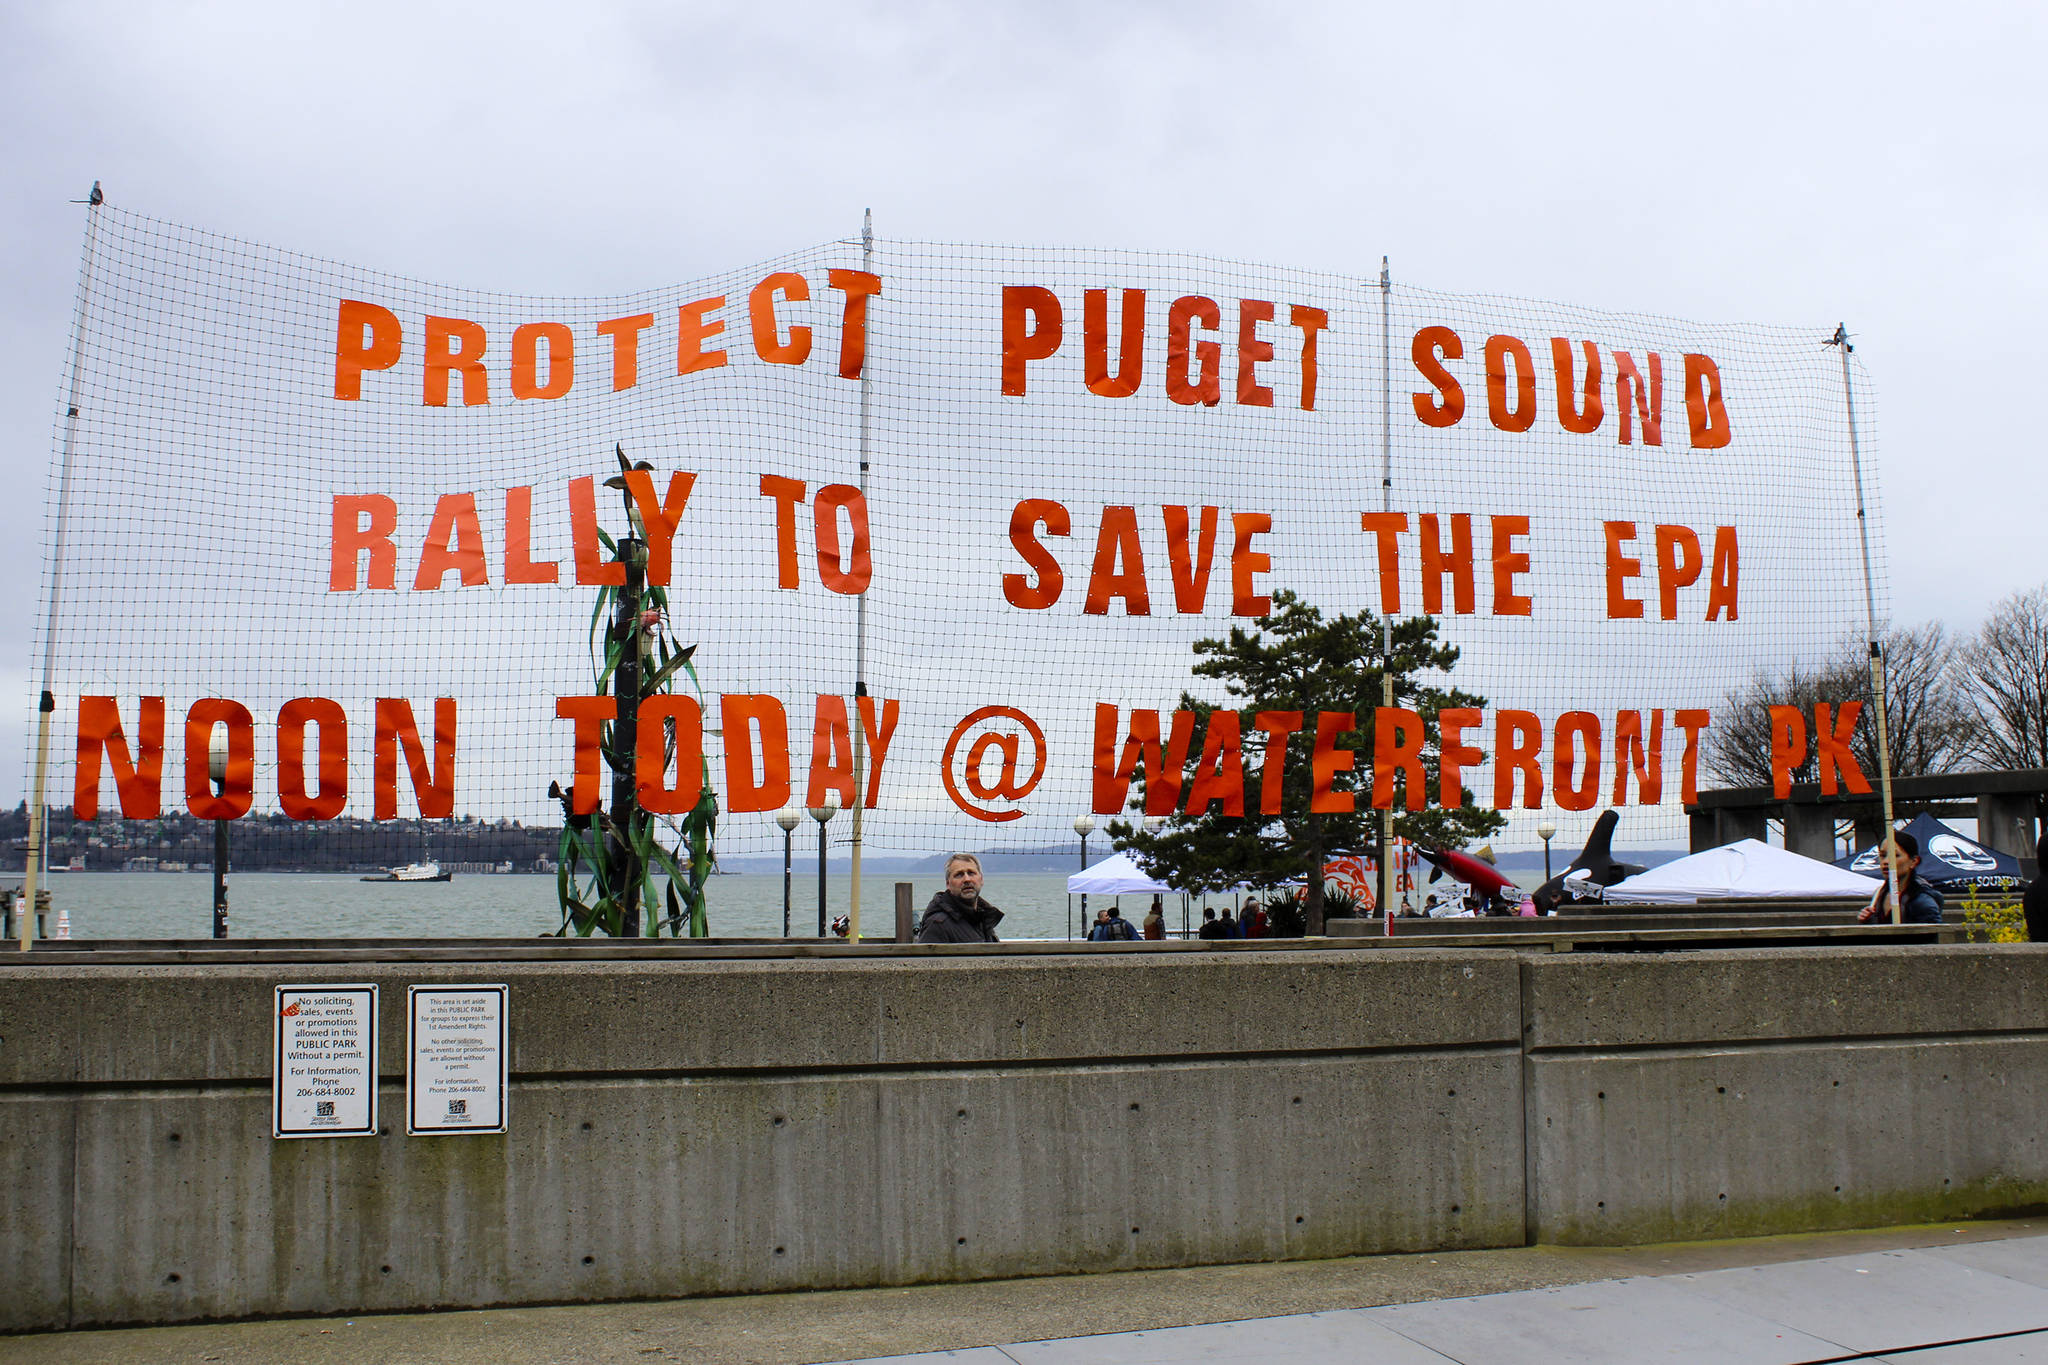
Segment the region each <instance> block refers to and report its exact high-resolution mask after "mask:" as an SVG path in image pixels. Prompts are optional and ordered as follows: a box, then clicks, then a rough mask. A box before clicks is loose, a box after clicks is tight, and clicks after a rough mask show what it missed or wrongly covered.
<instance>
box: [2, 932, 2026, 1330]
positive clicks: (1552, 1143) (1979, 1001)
mask: <svg viewBox="0 0 2048 1365" xmlns="http://www.w3.org/2000/svg"><path fill="white" fill-rule="evenodd" d="M1163 946H1170V947H1178V945H1163ZM485 980H488V981H505V982H508V983H509V984H510V986H511V997H510V998H511V1004H510V1009H511V1024H512V1059H511V1065H512V1072H513V1093H512V1096H511V1104H510V1118H511V1130H512V1131H511V1132H510V1134H508V1135H506V1136H502V1137H485V1136H460V1137H435V1138H427V1137H419V1138H407V1137H405V1136H404V1135H403V1115H402V1104H403V1076H402V1067H403V1043H404V1038H403V1025H402V1011H403V999H404V987H405V986H407V985H410V984H416V983H427V982H435V981H441V982H458V981H485ZM282 981H337V982H338V981H376V982H378V983H379V984H380V985H381V986H382V987H383V1021H382V1032H383V1036H382V1038H381V1052H382V1056H383V1058H384V1061H385V1070H386V1077H385V1087H384V1091H383V1100H382V1104H383V1121H384V1123H385V1125H386V1127H387V1132H386V1133H385V1134H384V1135H382V1136H380V1137H377V1138H361V1139H325V1140H302V1141H289V1142H276V1141H273V1140H272V1139H271V1138H270V1136H269V1124H268V1112H267V1105H268V1099H269V1088H270V1087H269V1045H270V1028H271V1021H270V1017H269V1011H270V1004H271V987H272V986H273V985H275V984H277V983H279V982H282ZM2044 1006H2048V949H2035V948H2032V947H2026V946H2021V947H1997V948H1994V947H1983V948H1946V947H1931V946H1928V947H1912V948H1850V949H1829V950H1815V951H1808V950H1782V951H1775V952H1772V951H1758V952H1715V953H1689V954H1665V955H1646V954H1628V955H1616V956H1612V957H1594V956H1591V955H1576V954H1558V955H1528V956H1523V955H1518V954H1516V953H1514V952H1511V951H1507V950H1498V949H1473V950H1459V951H1437V950H1428V949H1403V950H1400V951H1386V950H1379V951H1367V950H1361V949H1356V948H1346V947H1341V946H1325V947H1321V948H1317V949H1288V948H1266V947H1264V946H1256V947H1254V948H1252V949H1251V950H1246V949H1245V948H1244V947H1243V946H1242V945H1236V946H1235V949H1234V950H1226V951H1217V952H1189V951H1170V952H1162V951H1155V950H1152V949H1148V948H1146V947H1143V946H1133V947H1130V948H1127V949H1108V950H1105V949H1097V950H1095V951H1094V952H1092V953H1088V954H1075V955H1063V956H1057V957H1047V956H1005V955H1003V954H1002V953H1000V952H993V953H990V952H983V953H975V954H965V955H951V954H944V953H939V954H933V953H931V952H929V951H926V952H924V953H922V954H921V955H918V956H915V957H888V956H870V957H865V958H848V959H845V960H832V959H827V958H817V957H812V958H807V959H796V960H766V961H763V960H758V959H755V960H733V959H730V958H725V959H721V958H720V957H719V956H718V950H702V952H701V955H699V956H696V957H686V958H681V959H678V960H674V961H661V962H645V961H640V962H615V963H517V964H507V963H499V964H495V965H492V964H481V963H449V964H410V965H400V964H392V963H384V964H372V963H352V964H351V963H332V964H320V965H309V964H300V965H289V964H272V965H264V966H240V965H208V966H203V967H200V966H119V965H107V966H92V965H89V964H87V965H60V964H56V963H52V964H51V965H33V964H31V965H16V966H8V967H5V968H0V1326H4V1327H6V1328H12V1329H24V1328H35V1327H55V1326H65V1325H90V1324H108V1323H119V1322H161V1321H177V1320H181V1319H190V1318H196V1317H219V1316H239V1315H247V1314H266V1313H294V1312H336V1311H376V1310H392V1309H405V1308H420V1307H429V1306H434V1305H482V1304H491V1303H517V1302H536V1301H564V1300H585V1299H601V1298H620V1297H632V1296H644V1295H679V1294H692V1293H715V1292H732V1291H746V1290H771V1289H789V1288H800V1287H823V1286H835V1285H866V1284H895V1283H908V1282H913V1281H919V1280H949V1279H969V1278H977V1277H985V1276H1004V1275H1020V1274H1035V1273H1049V1272H1062V1271H1081V1270H1109V1269H1121V1268H1130V1267H1140V1266H1163V1265H1185V1264H1200V1263H1211V1262H1226V1261H1242V1260H1262V1259H1277V1258H1290V1257H1322V1256H1336V1255H1346V1254H1355V1253H1360V1252H1374V1251H1393V1250H1411V1249H1424V1248H1454V1247H1474V1246H1510V1245H1518V1244H1521V1243H1522V1242H1524V1241H1525V1240H1527V1239H1529V1238H1532V1237H1533V1238H1536V1239H1541V1240H1547V1241H1569V1242H1619V1241H1646V1240H1661V1239H1664V1238H1668V1237H1681V1236H1709V1235H1732V1234H1736V1233H1744V1232H1763V1231H1772V1232H1775V1231H1786V1230H1792V1229H1797V1228H1818V1227H1829V1226H1845V1225H1851V1224H1874V1223H1886V1222H1894V1221H1899V1220H1900V1219H1901V1218H1905V1217H1944V1218H1945V1217H1954V1216H1963V1215H1965V1214H1968V1213H1992V1212H2005V1211H2010V1210H2012V1209H2014V1208H2021V1207H2027V1206H2031V1205H2034V1204H2037V1203H2044V1202H2048V1151H2044V1150H2043V1144H2042V1142H2041V1141H2040V1139H2039V1137H2038V1135H2037V1132H2036V1129H2037V1127H2038V1125H2039V1122H2040V1120H2039V1118H2038V1115H2039V1114H2040V1113H2041V1112H2043V1101H2044V1100H2048V1046H2044V1042H2048V1037H2044V1035H2043V1033H2042V1032H2041V1031H2040V1021H2041V1020H2042V1019H2044V1018H2048V1014H2044Z"/></svg>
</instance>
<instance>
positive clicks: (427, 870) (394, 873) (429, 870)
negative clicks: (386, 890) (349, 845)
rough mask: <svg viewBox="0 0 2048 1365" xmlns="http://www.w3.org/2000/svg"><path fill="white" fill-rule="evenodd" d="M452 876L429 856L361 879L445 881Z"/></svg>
mask: <svg viewBox="0 0 2048 1365" xmlns="http://www.w3.org/2000/svg"><path fill="white" fill-rule="evenodd" d="M454 876H455V874H454V873H453V872H444V871H442V870H441V865H440V864H439V863H437V862H435V861H434V860H433V859H431V858H429V859H427V860H426V861H425V862H420V863H407V864H406V865H405V866H404V867H394V868H392V869H391V870H390V871H389V872H386V873H384V874H382V875H381V876H376V877H364V878H363V879H362V880H364V881H366V882H445V881H450V880H452V879H453V878H454Z"/></svg>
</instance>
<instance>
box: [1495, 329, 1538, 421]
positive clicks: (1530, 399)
mask: <svg viewBox="0 0 2048 1365" xmlns="http://www.w3.org/2000/svg"><path fill="white" fill-rule="evenodd" d="M1510 356H1512V357H1513V358H1514V362H1515V405H1514V406H1513V407H1512V408H1511V407H1509V406H1508V368H1507V365H1508V358H1509V357H1510ZM1486 415H1487V416H1488V417H1489V418H1491V419H1492V421H1493V424H1494V425H1495V426H1497V427H1499V428H1500V429H1501V430H1502V431H1527V430H1528V429H1529V428H1530V427H1532V426H1534V425H1536V362H1535V361H1534V360H1533V359H1531V358H1530V355H1529V348H1528V347H1527V346H1524V345H1523V344H1522V342H1521V339H1520V338H1519V337H1511V336H1490V337H1488V338H1487V339H1486Z"/></svg>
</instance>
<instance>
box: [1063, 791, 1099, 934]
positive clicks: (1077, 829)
mask: <svg viewBox="0 0 2048 1365" xmlns="http://www.w3.org/2000/svg"><path fill="white" fill-rule="evenodd" d="M1094 832H1095V817H1094V816H1092V815H1077V816H1075V817H1074V833H1076V834H1078V835H1080V836H1081V870H1082V871H1083V872H1086V871H1087V870H1088V836H1089V835H1091V834H1093V833H1094ZM1069 932H1070V933H1071V931H1069ZM1081 936H1082V937H1083V938H1086V937H1087V936H1088V893H1087V892H1086V891H1083V892H1082V893H1081Z"/></svg>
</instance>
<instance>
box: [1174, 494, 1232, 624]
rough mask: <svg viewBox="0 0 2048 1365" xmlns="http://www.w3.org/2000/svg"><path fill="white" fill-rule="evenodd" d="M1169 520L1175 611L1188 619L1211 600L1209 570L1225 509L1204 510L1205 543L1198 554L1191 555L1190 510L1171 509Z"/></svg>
mask: <svg viewBox="0 0 2048 1365" xmlns="http://www.w3.org/2000/svg"><path fill="white" fill-rule="evenodd" d="M1161 511H1162V512H1163V514H1164V515H1165V517H1166V559H1167V564H1168V567H1169V568H1171V569H1172V571H1173V607H1174V610H1175V611H1178V612H1181V613H1183V614H1184V615H1195V614H1198V613H1199V612H1200V611H1201V610H1202V607H1203V605H1204V604H1205V603H1206V602H1207V601H1208V598H1209V570H1210V569H1211V568H1213V567H1214V563H1215V558H1216V519H1217V517H1218V516H1219V515H1221V511H1222V509H1220V508H1216V507H1204V508H1203V509H1202V529H1201V532H1200V535H1201V539H1200V540H1199V541H1198V542H1197V544H1196V546H1195V549H1194V553H1193V555H1192V556H1190V554H1189V552H1188V509H1187V508H1185V507H1177V506H1168V507H1165V508H1162V509H1161Z"/></svg>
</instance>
